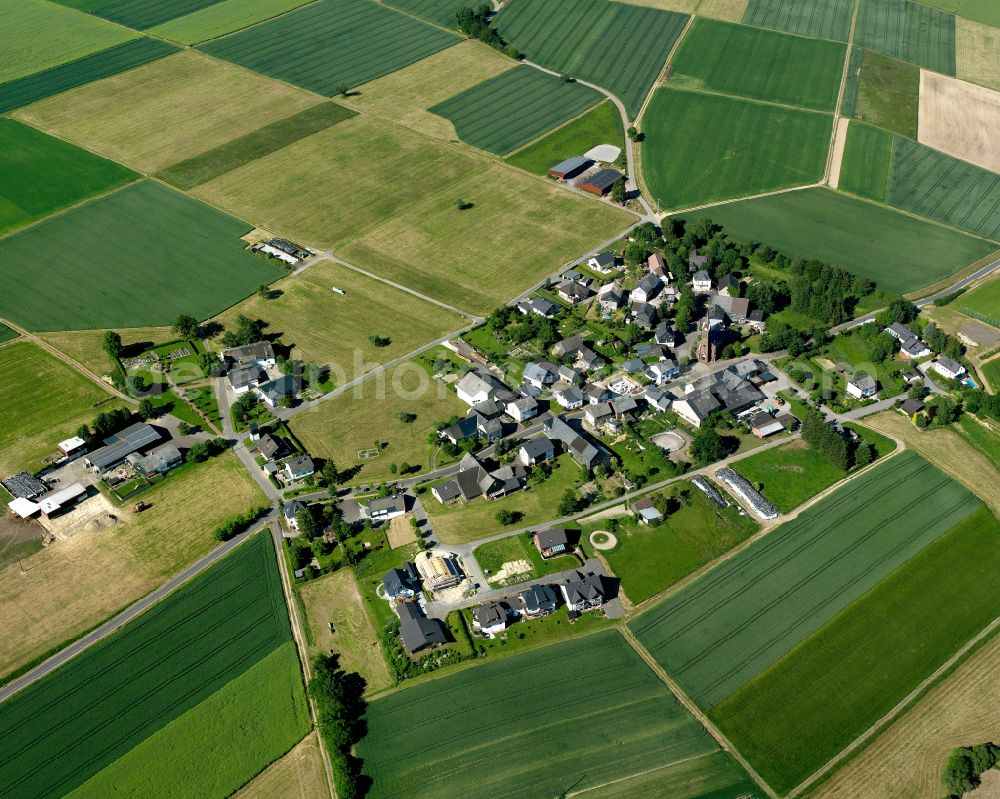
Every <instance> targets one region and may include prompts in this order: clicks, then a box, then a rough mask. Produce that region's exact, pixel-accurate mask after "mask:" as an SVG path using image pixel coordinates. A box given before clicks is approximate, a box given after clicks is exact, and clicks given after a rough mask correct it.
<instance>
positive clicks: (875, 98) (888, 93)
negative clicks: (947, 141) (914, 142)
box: [852, 50, 920, 139]
mask: <svg viewBox="0 0 1000 799" xmlns="http://www.w3.org/2000/svg"><path fill="white" fill-rule="evenodd" d="M861 52H862V53H863V54H864V55H863V56H862V59H861V74H860V76H859V78H858V93H857V99H856V100H855V105H854V112H853V114H852V116H856V117H858V118H859V119H863V120H864V121H865V122H868V123H869V124H872V125H878V126H879V127H880V128H885V129H886V130H890V131H892V132H893V133H899V134H900V135H903V136H909V137H910V138H912V139H915V138H916V137H917V106H918V101H919V96H920V70H919V69H918V68H917V67H916V66H914V65H913V64H908V63H906V62H905V61H897V60H896V59H894V58H889V57H888V56H884V55H881V54H880V53H876V52H873V51H872V50H862V51H861Z"/></svg>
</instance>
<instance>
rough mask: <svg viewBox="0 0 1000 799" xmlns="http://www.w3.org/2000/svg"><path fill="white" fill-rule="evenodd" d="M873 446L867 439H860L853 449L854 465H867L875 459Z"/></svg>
mask: <svg viewBox="0 0 1000 799" xmlns="http://www.w3.org/2000/svg"><path fill="white" fill-rule="evenodd" d="M875 454H876V453H875V447H873V446H872V445H871V442H869V441H862V442H861V443H860V444H858V448H857V449H856V450H854V465H855V466H867V465H868V464H869V463H871V462H872V461H873V460H875Z"/></svg>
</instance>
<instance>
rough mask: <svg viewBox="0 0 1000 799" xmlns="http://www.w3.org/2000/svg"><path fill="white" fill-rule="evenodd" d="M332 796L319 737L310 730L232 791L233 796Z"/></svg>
mask: <svg viewBox="0 0 1000 799" xmlns="http://www.w3.org/2000/svg"><path fill="white" fill-rule="evenodd" d="M276 797H278V798H279V799H330V788H329V785H328V784H327V781H326V773H325V771H324V769H323V755H322V753H321V752H320V742H319V737H318V735H317V734H316V733H315V732H311V733H309V734H308V735H307V736H306V737H305V738H303V739H302V741H301V742H300V743H299V744H298V745H297V746H296V747H295V748H294V749H292V751H291V752H289V753H288V754H287V755H285V756H284V757H283V758H281V759H280V760H276V761H275V762H274V763H272V764H271V765H270V766H268V767H267V768H266V769H264V770H263V771H262V772H261V773H260V774H258V775H257V776H256V777H254V779H252V780H251V781H250V782H248V783H247V784H246V785H244V786H243V787H242V788H240V790H238V791H237V792H236V793H234V794H233V799H275V798H276Z"/></svg>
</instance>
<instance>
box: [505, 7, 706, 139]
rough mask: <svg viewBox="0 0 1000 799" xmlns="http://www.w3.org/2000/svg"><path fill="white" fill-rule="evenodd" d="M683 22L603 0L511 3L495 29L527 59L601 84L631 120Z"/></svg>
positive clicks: (681, 17)
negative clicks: (615, 97)
mask: <svg viewBox="0 0 1000 799" xmlns="http://www.w3.org/2000/svg"><path fill="white" fill-rule="evenodd" d="M687 20H688V17H687V16H685V15H684V14H677V13H674V12H671V11H661V10H659V9H655V8H644V7H641V6H632V5H625V4H623V3H612V2H606V0H515V1H514V2H512V3H510V4H509V5H507V6H506V7H505V8H504V9H503V10H502V11H501V12H500V13H499V14H498V15H497V17H496V22H495V26H496V28H497V30H499V31H500V35H501V36H503V38H504V40H505V41H507V42H510V43H511V44H513V45H514V46H515V47H516V48H517V49H518V50H519V51H520V52H521V53H522V54H523V55H525V56H526V57H527V58H529V59H530V60H532V61H535V62H537V63H539V64H541V65H542V66H544V67H548V68H549V69H553V70H556V71H558V72H562V73H565V74H568V75H571V76H572V77H575V78H583V79H584V80H587V81H590V82H591V83H596V84H597V85H598V86H603V87H604V88H605V89H607V90H608V91H610V92H611V93H612V94H614V95H616V96H617V97H618V98H619V99H620V100H621V101H622V102H623V103H624V104H625V107H626V109H628V113H629V116H630V117H632V118H633V119H634V118H635V117H636V115H637V114H638V113H639V109H640V108H641V107H642V103H643V101H644V100H645V98H646V95H647V94H649V90H650V89H651V88H652V87H653V84H654V83H655V82H656V79H657V78H658V77H659V75H660V73H661V72H662V71H663V67H664V65H665V63H666V60H667V55H668V54H669V53H670V49H671V48H672V47H673V45H674V42H675V41H677V37H678V36H680V34H681V31H683V30H684V25H685V24H686V23H687Z"/></svg>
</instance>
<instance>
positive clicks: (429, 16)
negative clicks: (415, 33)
mask: <svg viewBox="0 0 1000 799" xmlns="http://www.w3.org/2000/svg"><path fill="white" fill-rule="evenodd" d="M386 5H390V6H393V7H394V8H399V9H402V10H403V11H405V12H406V13H408V14H413V16H415V17H420V18H421V19H424V20H427V21H428V22H433V23H434V24H435V25H440V26H441V27H442V28H454V27H455V11H456V9H458V8H461V7H463V6H465V7H467V8H473V7H475V5H476V4H475V2H473V0H458V2H454V0H392V2H390V3H386Z"/></svg>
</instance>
